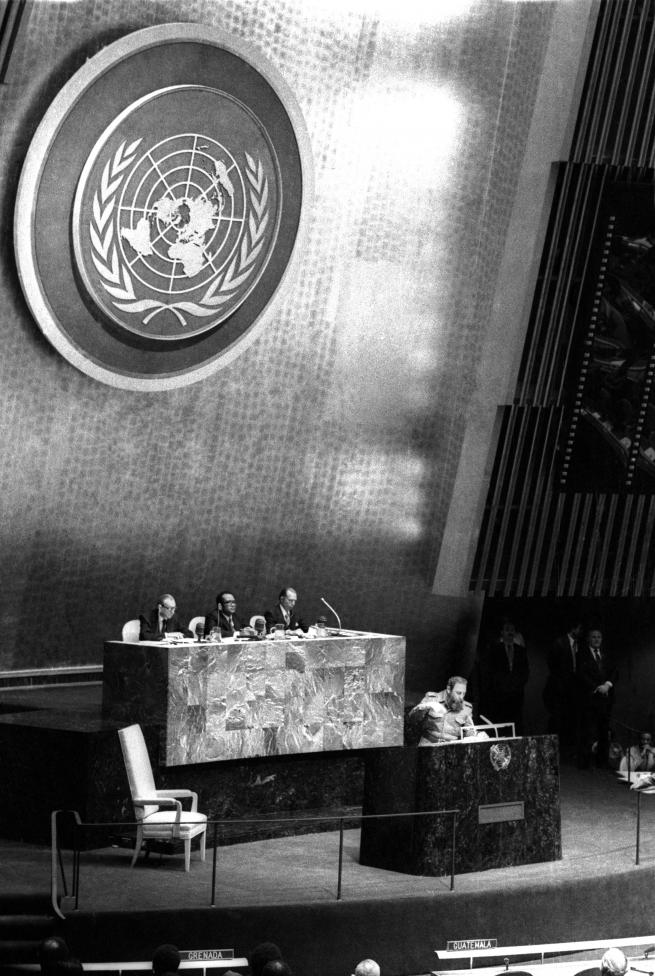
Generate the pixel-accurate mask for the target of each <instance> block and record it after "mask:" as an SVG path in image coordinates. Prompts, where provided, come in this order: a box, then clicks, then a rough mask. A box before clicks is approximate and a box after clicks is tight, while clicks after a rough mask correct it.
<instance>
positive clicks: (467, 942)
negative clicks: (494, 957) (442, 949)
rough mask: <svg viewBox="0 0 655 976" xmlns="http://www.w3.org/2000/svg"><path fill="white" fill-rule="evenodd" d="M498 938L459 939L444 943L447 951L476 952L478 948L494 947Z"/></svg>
mask: <svg viewBox="0 0 655 976" xmlns="http://www.w3.org/2000/svg"><path fill="white" fill-rule="evenodd" d="M497 946H498V939H460V940H454V941H452V942H450V941H449V942H447V943H446V951H447V952H476V951H477V950H479V949H496V948H497Z"/></svg>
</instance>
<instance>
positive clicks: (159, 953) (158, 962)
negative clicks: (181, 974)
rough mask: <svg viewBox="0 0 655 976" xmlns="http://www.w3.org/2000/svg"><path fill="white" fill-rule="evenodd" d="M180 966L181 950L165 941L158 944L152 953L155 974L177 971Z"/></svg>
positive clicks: (157, 975)
mask: <svg viewBox="0 0 655 976" xmlns="http://www.w3.org/2000/svg"><path fill="white" fill-rule="evenodd" d="M179 967H180V952H179V949H178V948H177V946H174V945H170V944H169V943H165V944H164V945H160V946H158V947H157V948H156V949H155V951H154V952H153V954H152V971H153V973H154V974H155V976H163V974H164V973H176V972H177V970H178V969H179Z"/></svg>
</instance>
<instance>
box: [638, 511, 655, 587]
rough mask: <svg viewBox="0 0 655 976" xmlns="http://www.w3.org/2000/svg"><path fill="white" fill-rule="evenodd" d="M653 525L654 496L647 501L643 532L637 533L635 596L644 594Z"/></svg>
mask: <svg viewBox="0 0 655 976" xmlns="http://www.w3.org/2000/svg"><path fill="white" fill-rule="evenodd" d="M653 525H655V495H651V496H650V498H649V500H648V514H647V515H646V524H645V526H644V530H643V532H640V533H639V539H640V541H641V553H640V556H639V566H638V567H637V573H636V576H635V595H637V596H641V595H642V594H643V592H644V581H645V579H646V565H647V561H648V555H649V553H650V551H651V539H652V537H653Z"/></svg>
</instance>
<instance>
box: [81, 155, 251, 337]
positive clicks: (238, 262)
mask: <svg viewBox="0 0 655 976" xmlns="http://www.w3.org/2000/svg"><path fill="white" fill-rule="evenodd" d="M141 141H142V140H141V139H136V140H135V141H134V142H132V143H130V145H129V146H126V144H125V142H122V143H121V144H120V146H119V147H118V149H117V150H116V152H115V153H114V156H113V158H112V159H111V160H107V163H106V165H105V168H104V169H103V171H102V176H101V178H100V188H99V190H96V192H95V193H94V195H93V219H92V221H91V223H90V225H89V233H90V236H91V244H92V247H93V253H92V258H93V263H94V264H95V266H96V269H97V271H98V274H99V275H100V276H101V278H102V282H101V284H102V286H103V288H104V289H105V291H107V292H108V293H109V294H110V295H111V296H112V298H115V299H117V301H114V302H112V304H113V305H114V306H115V307H116V308H118V309H120V310H121V311H123V312H133V313H137V312H148V315H146V316H145V317H144V318H143V320H142V321H143V324H144V325H147V324H148V322H149V321H150V320H151V319H152V318H154V316H155V315H157V314H158V313H159V312H161V311H164V310H168V311H170V312H173V313H174V314H175V315H176V316H177V318H178V320H179V322H180V325H182V326H186V324H187V320H186V318H185V317H184V314H183V313H185V312H186V313H188V314H190V315H195V316H203V317H204V316H208V315H213V314H215V312H216V309H217V308H219V307H220V306H221V305H224V304H225V302H227V301H229V299H230V298H231V297H232V295H233V294H234V292H235V291H236V289H237V288H240V287H241V285H242V284H243V283H244V282H245V281H246V280H247V279H248V278H249V276H250V275H251V274H252V272H253V271H254V268H255V261H256V260H257V257H258V255H259V253H260V251H261V249H262V247H263V246H264V232H265V230H266V227H267V224H268V210H267V203H268V180H267V178H266V177H265V175H264V170H263V167H262V164H261V160H259V161H258V162H257V163H256V162H255V160H254V159H253V158H252V156H250V155H249V153H246V154H245V156H246V176H247V178H248V182H249V184H250V190H249V198H250V205H251V211H250V213H249V215H248V224H247V227H246V233H245V234H244V236H243V240H242V241H241V247H240V248H239V252H238V253H237V254H236V255H235V257H234V258H233V259H232V261H231V262H230V264H229V266H228V268H227V269H226V270H225V271H224V272H223V273H222V274H220V275H219V276H218V277H217V278H216V279H215V280H214V281H213V282H212V283H211V284H210V285H209V287H208V288H207V290H206V291H205V293H204V295H203V296H202V298H201V299H200V301H199V302H175V303H174V304H172V305H166V304H164V302H160V301H157V300H155V299H152V298H143V299H139V298H137V295H136V293H135V291H134V286H133V284H132V278H131V276H130V274H129V272H128V270H127V268H126V267H125V266H124V265H122V264H121V263H120V261H119V257H118V248H117V246H116V242H115V240H114V224H113V221H112V219H111V218H112V215H113V213H114V208H115V204H116V195H117V193H118V191H119V189H120V186H121V184H122V182H123V180H124V179H125V170H126V169H127V168H128V166H130V165H131V164H132V163H133V162H134V158H135V155H136V150H137V148H138V147H139V145H140V143H141Z"/></svg>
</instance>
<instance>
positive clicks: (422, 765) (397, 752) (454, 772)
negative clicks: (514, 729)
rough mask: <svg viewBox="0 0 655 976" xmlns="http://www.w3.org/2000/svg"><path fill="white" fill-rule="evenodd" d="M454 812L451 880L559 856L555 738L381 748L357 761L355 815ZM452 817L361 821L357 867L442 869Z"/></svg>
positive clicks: (446, 866)
mask: <svg viewBox="0 0 655 976" xmlns="http://www.w3.org/2000/svg"><path fill="white" fill-rule="evenodd" d="M444 809H458V810H459V814H458V816H457V821H456V835H455V836H456V841H455V873H456V874H464V873H466V872H470V871H483V870H486V869H488V868H500V867H508V866H509V865H514V864H532V863H535V862H538V861H555V860H559V859H560V858H561V856H562V845H561V827H560V807H559V755H558V743H557V736H553V735H543V736H525V737H523V738H508V739H488V740H485V741H476V742H466V741H464V742H458V743H453V744H452V745H450V744H449V745H443V746H436V747H434V748H426V747H417V746H415V747H406V748H404V749H385V750H380V751H379V752H377V753H376V754H375V755H370V756H367V758H366V773H365V780H364V809H363V813H364V814H382V813H409V812H415V811H422V810H444ZM451 837H452V817H450V816H444V817H439V816H434V817H433V816H422V817H401V818H390V819H389V820H386V819H372V820H364V821H363V823H362V834H361V846H360V862H361V863H362V864H367V865H371V866H374V867H380V868H387V869H388V870H391V871H402V872H404V873H406V874H420V875H428V876H432V875H434V876H440V875H446V874H449V873H450V870H451Z"/></svg>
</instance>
